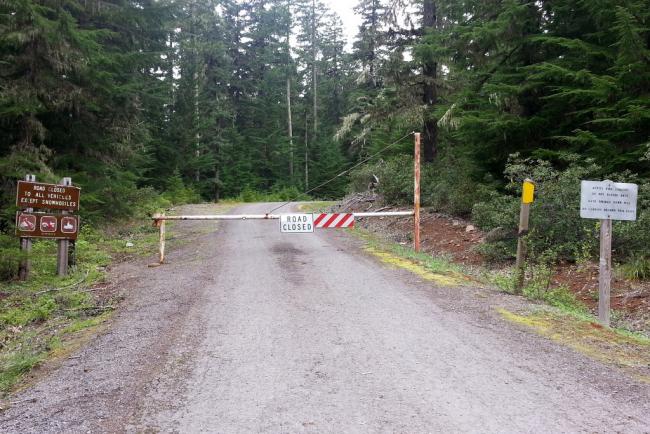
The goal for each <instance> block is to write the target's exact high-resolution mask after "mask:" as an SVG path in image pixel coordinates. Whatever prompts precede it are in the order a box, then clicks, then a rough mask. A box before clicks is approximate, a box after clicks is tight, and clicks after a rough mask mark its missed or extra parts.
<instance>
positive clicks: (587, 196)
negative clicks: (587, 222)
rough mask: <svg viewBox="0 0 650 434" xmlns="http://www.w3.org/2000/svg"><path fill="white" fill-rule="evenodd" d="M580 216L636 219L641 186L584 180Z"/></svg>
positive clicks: (606, 218) (602, 218) (581, 191)
mask: <svg viewBox="0 0 650 434" xmlns="http://www.w3.org/2000/svg"><path fill="white" fill-rule="evenodd" d="M580 187H581V188H580V217H582V218H583V219H601V220H608V219H611V220H636V199H637V195H638V191H639V186H638V185H636V184H625V183H622V182H612V181H582V183H581V186H580Z"/></svg>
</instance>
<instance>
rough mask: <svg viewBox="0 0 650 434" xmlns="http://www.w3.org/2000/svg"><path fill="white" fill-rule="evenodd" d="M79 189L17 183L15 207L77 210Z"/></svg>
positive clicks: (55, 185) (25, 182) (23, 182)
mask: <svg viewBox="0 0 650 434" xmlns="http://www.w3.org/2000/svg"><path fill="white" fill-rule="evenodd" d="M80 191H81V189H80V188H79V187H72V186H67V185H57V184H45V183H42V182H27V181H18V190H17V194H16V206H18V208H21V209H24V208H39V209H57V210H65V211H78V210H79V192H80Z"/></svg>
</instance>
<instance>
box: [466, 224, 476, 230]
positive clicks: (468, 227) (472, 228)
mask: <svg viewBox="0 0 650 434" xmlns="http://www.w3.org/2000/svg"><path fill="white" fill-rule="evenodd" d="M475 230H476V228H475V227H474V225H467V227H466V228H465V232H474V231H475Z"/></svg>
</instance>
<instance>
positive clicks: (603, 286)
mask: <svg viewBox="0 0 650 434" xmlns="http://www.w3.org/2000/svg"><path fill="white" fill-rule="evenodd" d="M599 272H600V276H599V280H598V320H599V321H600V323H601V324H602V325H604V326H607V327H609V311H610V289H611V282H612V220H611V219H606V220H601V221H600V266H599Z"/></svg>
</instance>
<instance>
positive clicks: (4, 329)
mask: <svg viewBox="0 0 650 434" xmlns="http://www.w3.org/2000/svg"><path fill="white" fill-rule="evenodd" d="M116 226H117V224H116ZM119 226H120V227H121V229H120V230H119V231H113V232H104V231H99V230H95V229H92V228H90V227H89V226H84V227H82V230H81V233H80V235H79V239H78V240H77V241H76V243H75V247H76V249H75V254H76V265H75V266H74V267H72V268H71V269H70V272H69V274H68V275H67V276H65V277H58V276H56V248H57V247H56V242H55V241H52V240H34V243H33V248H32V253H31V255H30V259H31V262H32V269H31V273H30V276H29V279H28V280H27V281H25V282H19V281H8V282H7V281H5V282H2V283H0V397H1V396H4V395H7V394H8V393H9V392H11V391H12V390H14V389H15V388H16V386H17V385H18V384H19V383H20V381H21V378H23V376H24V375H25V373H27V372H29V371H31V370H32V369H33V368H34V367H36V366H38V365H39V364H41V363H42V362H43V361H44V360H46V359H48V358H49V357H51V356H52V355H55V354H56V353H60V352H62V351H65V347H66V345H68V342H69V341H70V340H72V339H74V337H75V335H77V334H78V333H79V332H80V331H82V330H87V329H89V328H92V327H95V326H97V325H98V324H100V323H101V322H103V321H104V320H105V319H106V318H107V317H108V315H109V314H110V313H109V312H107V311H110V310H111V309H112V304H113V303H114V300H107V299H101V298H99V297H95V295H94V293H92V292H88V291H87V290H88V289H89V288H91V287H92V286H94V285H96V284H98V283H101V282H103V281H104V279H105V277H106V269H107V267H108V266H109V265H110V264H111V263H112V262H114V261H116V260H119V259H125V258H128V257H133V256H142V255H149V254H152V253H153V252H155V251H156V245H157V242H158V233H157V229H156V228H153V227H151V223H150V221H149V220H145V219H142V220H141V221H140V222H138V223H129V222H126V223H124V224H120V225H119ZM3 241H4V243H3V245H4V246H5V247H4V248H5V249H6V250H10V249H15V250H17V247H15V246H17V244H18V241H17V240H16V239H15V238H13V237H12V238H9V237H7V238H5V239H4V240H3ZM128 241H130V242H132V243H133V244H134V245H133V247H127V245H126V243H127V242H128Z"/></svg>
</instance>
